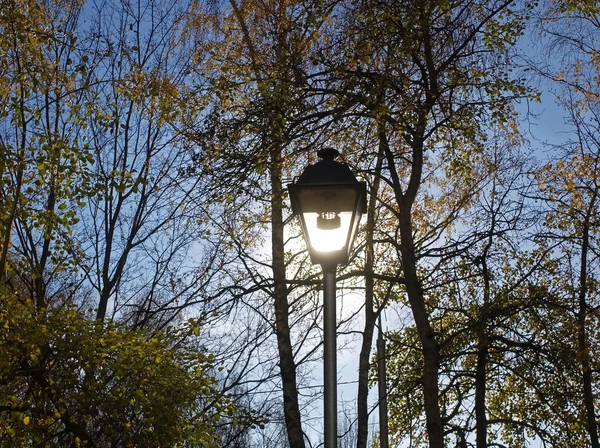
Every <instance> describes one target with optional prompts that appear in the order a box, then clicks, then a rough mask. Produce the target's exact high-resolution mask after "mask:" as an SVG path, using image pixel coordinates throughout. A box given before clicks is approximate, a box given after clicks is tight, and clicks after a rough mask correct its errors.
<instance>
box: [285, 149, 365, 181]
mask: <svg viewBox="0 0 600 448" xmlns="http://www.w3.org/2000/svg"><path fill="white" fill-rule="evenodd" d="M317 155H318V156H319V157H320V158H321V160H319V161H318V162H317V163H314V164H312V165H309V166H307V167H306V169H305V170H304V172H303V173H302V174H301V175H300V177H299V178H298V181H297V182H296V183H297V184H345V183H355V182H358V180H357V179H356V177H355V176H354V174H352V171H350V168H349V167H348V165H346V164H345V163H340V162H336V161H335V158H336V157H338V156H339V155H340V153H339V152H338V151H337V150H336V149H334V148H323V149H321V150H320V151H319V152H318V153H317Z"/></svg>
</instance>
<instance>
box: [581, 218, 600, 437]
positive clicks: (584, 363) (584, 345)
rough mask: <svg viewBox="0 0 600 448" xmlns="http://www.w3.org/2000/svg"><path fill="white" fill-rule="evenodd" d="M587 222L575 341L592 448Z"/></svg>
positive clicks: (595, 429)
mask: <svg viewBox="0 0 600 448" xmlns="http://www.w3.org/2000/svg"><path fill="white" fill-rule="evenodd" d="M589 233H590V229H589V224H588V221H587V220H586V221H585V222H584V224H583V236H582V241H581V271H580V276H579V312H578V313H577V342H578V349H579V356H580V360H581V375H582V381H583V403H584V406H585V413H586V418H587V426H588V432H589V434H590V443H591V446H592V448H600V443H599V442H598V425H597V424H596V411H595V409H594V392H593V390H592V371H591V366H590V354H589V344H588V342H587V334H586V326H585V320H586V316H587V297H586V295H587V255H588V250H589V243H590V242H589V238H590V236H589Z"/></svg>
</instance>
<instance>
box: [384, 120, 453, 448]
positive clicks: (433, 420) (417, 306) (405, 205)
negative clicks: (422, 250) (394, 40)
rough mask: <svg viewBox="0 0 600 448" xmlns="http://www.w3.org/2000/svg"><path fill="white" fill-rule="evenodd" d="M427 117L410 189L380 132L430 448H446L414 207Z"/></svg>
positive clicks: (417, 139)
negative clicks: (396, 210) (393, 202)
mask: <svg viewBox="0 0 600 448" xmlns="http://www.w3.org/2000/svg"><path fill="white" fill-rule="evenodd" d="M425 117H426V114H424V115H422V116H421V117H420V122H419V123H418V124H417V127H416V131H415V133H414V134H413V141H412V143H411V149H412V151H411V152H412V157H413V159H412V163H411V167H410V179H409V181H408V185H407V187H406V190H405V191H404V190H403V188H402V183H401V182H400V178H399V174H398V170H397V168H396V161H395V159H394V154H393V153H392V151H391V149H390V147H389V143H388V141H387V135H386V133H385V129H384V127H383V126H381V127H380V129H379V135H380V141H382V142H383V147H384V152H385V156H386V161H387V163H388V169H389V173H390V177H391V180H392V185H393V188H394V195H395V198H396V202H397V204H398V207H399V210H400V212H399V216H398V221H399V228H400V257H401V261H402V270H403V272H404V282H405V286H406V295H407V296H408V301H409V304H410V308H411V311H412V314H413V318H414V320H415V326H416V328H417V332H418V334H419V341H420V342H421V350H422V353H423V375H422V385H423V405H424V408H425V419H426V427H427V436H428V439H429V447H430V448H444V428H443V424H442V418H441V415H440V407H439V402H438V400H439V387H438V376H439V362H440V347H439V344H438V342H437V340H436V339H435V333H434V331H433V327H432V326H431V323H430V322H429V313H428V311H427V307H426V306H425V295H424V293H423V286H422V284H421V279H420V278H419V274H418V272H417V251H416V247H415V241H414V237H413V222H412V207H413V204H414V201H415V198H416V196H417V192H418V190H419V187H420V185H421V176H422V171H423V146H424V143H423V135H424V132H425V120H426V118H425Z"/></svg>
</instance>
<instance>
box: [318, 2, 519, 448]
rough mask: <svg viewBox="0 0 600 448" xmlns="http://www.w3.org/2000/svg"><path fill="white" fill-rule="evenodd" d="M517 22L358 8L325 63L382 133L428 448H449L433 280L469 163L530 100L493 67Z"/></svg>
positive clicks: (502, 10) (514, 18)
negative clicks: (514, 106)
mask: <svg viewBox="0 0 600 448" xmlns="http://www.w3.org/2000/svg"><path fill="white" fill-rule="evenodd" d="M520 21H521V19H520V16H519V15H518V13H517V11H516V9H515V7H514V5H513V4H512V2H510V1H509V2H491V3H490V2H482V3H478V2H450V3H447V2H446V3H438V2H426V3H423V2H414V3H411V2H409V3H397V2H396V3H393V4H392V3H390V4H386V3H381V2H368V1H367V2H358V3H357V4H356V8H354V9H349V11H348V14H347V15H346V16H345V22H344V27H343V28H342V31H341V33H340V35H339V38H338V42H339V45H338V46H335V47H334V49H333V50H332V51H331V52H330V53H327V57H328V58H329V60H330V61H332V64H335V65H333V67H335V70H336V75H337V84H336V85H335V87H336V90H337V92H336V93H337V94H338V95H339V96H340V98H342V100H341V101H343V103H344V104H350V105H352V106H353V107H354V108H355V110H356V112H355V113H356V114H361V115H362V116H365V117H368V118H370V119H371V120H373V121H374V122H375V123H377V129H378V134H379V137H380V141H381V145H382V147H383V149H384V158H385V162H386V166H385V170H383V171H382V180H383V182H384V183H385V184H387V186H388V188H389V191H390V196H391V199H392V200H391V201H390V203H389V205H388V209H389V210H390V211H392V213H393V215H394V223H395V225H396V227H395V228H396V229H397V235H398V239H397V238H391V239H390V241H389V243H390V244H392V246H393V247H394V249H395V250H396V251H397V253H398V257H399V259H400V263H401V282H402V283H403V284H404V291H405V293H406V297H407V299H408V302H409V304H410V308H411V311H412V315H413V318H414V320H415V325H416V329H417V334H418V336H419V347H420V351H422V354H423V358H422V361H423V363H422V374H423V376H422V382H423V387H424V391H423V399H424V403H425V413H426V417H427V418H426V421H427V434H428V440H429V444H430V446H432V447H434V446H437V447H441V446H443V444H444V432H445V430H444V424H443V421H444V417H443V416H442V415H441V413H440V402H441V401H443V397H442V395H443V394H441V393H440V389H439V380H440V376H439V365H440V361H441V359H440V355H441V353H440V350H441V348H440V341H439V339H438V338H437V337H436V334H435V331H434V327H433V322H432V320H431V311H430V310H431V309H432V308H431V307H432V306H435V305H433V304H431V303H428V301H427V300H426V295H425V291H426V290H428V289H429V287H430V285H429V281H430V279H431V278H433V277H432V274H431V273H428V272H429V271H432V272H434V271H435V260H436V259H438V258H439V257H445V256H450V254H451V253H452V252H457V251H460V245H453V246H445V245H444V244H443V240H444V238H443V236H442V235H443V233H444V232H445V231H446V230H447V229H449V228H451V226H452V225H453V223H454V222H455V219H456V216H457V215H458V214H459V213H460V212H461V210H463V209H464V207H465V205H466V204H468V203H469V201H470V199H471V197H472V196H473V192H474V191H476V189H477V187H478V185H477V183H478V182H479V179H480V176H479V175H478V173H476V172H475V171H474V170H473V169H472V168H473V167H472V163H471V161H472V160H473V159H474V158H475V157H477V154H478V153H479V152H480V151H481V146H482V145H483V144H484V142H485V140H486V128H487V126H488V125H489V123H492V122H494V121H495V120H496V119H498V118H500V117H503V116H505V115H508V114H510V111H509V109H508V108H507V107H508V104H509V101H508V100H509V98H510V97H514V96H515V95H520V94H524V93H525V91H524V90H522V88H521V87H520V86H518V85H517V84H515V83H513V82H512V81H510V79H509V78H508V76H507V73H506V72H505V68H504V67H503V66H502V65H500V64H498V63H497V61H498V59H495V56H497V55H498V52H499V51H503V50H505V49H506V48H507V45H510V43H512V42H514V40H515V39H516V37H517V36H518V35H519V33H520V23H521V22H520ZM375 30H377V35H376V36H375V35H374V34H373V33H374V32H375ZM380 30H383V33H381V32H380ZM499 35H500V36H502V37H501V38H499V37H498V36H499ZM348 36H352V39H348ZM492 36H494V37H492ZM338 55H343V56H342V57H340V56H338ZM500 121H501V120H500ZM442 204H443V206H442ZM436 244H437V246H436ZM444 253H446V255H443V254H444ZM428 260H431V263H433V264H428Z"/></svg>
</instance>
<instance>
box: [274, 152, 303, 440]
mask: <svg viewBox="0 0 600 448" xmlns="http://www.w3.org/2000/svg"><path fill="white" fill-rule="evenodd" d="M281 165H282V158H281V148H280V147H279V146H278V147H276V148H274V149H273V150H272V151H271V164H270V167H269V168H270V176H271V189H272V193H271V245H272V252H273V254H272V256H273V284H274V288H273V297H274V299H275V330H276V332H277V349H278V350H279V367H280V370H281V383H282V388H283V411H284V416H285V425H286V428H287V433H288V441H289V443H290V447H291V448H304V435H303V433H302V425H301V417H300V404H299V402H298V384H297V379H296V364H295V361H294V351H293V349H292V340H291V337H290V325H289V304H288V291H287V287H286V282H285V280H286V278H285V261H284V237H283V194H284V192H283V183H282V175H281Z"/></svg>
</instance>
